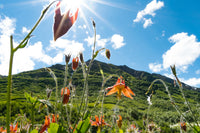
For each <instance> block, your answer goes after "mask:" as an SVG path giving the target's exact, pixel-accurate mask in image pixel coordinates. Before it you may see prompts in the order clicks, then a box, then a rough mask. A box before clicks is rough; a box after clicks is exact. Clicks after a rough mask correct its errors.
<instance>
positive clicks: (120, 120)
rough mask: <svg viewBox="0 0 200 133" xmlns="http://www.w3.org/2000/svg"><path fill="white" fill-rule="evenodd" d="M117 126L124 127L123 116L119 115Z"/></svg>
mask: <svg viewBox="0 0 200 133" xmlns="http://www.w3.org/2000/svg"><path fill="white" fill-rule="evenodd" d="M117 125H118V127H119V128H121V127H122V116H121V115H119V119H118V120H117Z"/></svg>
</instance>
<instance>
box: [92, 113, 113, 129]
mask: <svg viewBox="0 0 200 133" xmlns="http://www.w3.org/2000/svg"><path fill="white" fill-rule="evenodd" d="M95 120H96V121H92V120H91V121H90V122H91V125H92V126H98V127H103V126H105V125H106V126H110V125H109V124H107V123H105V122H104V119H103V117H102V116H101V117H100V120H99V117H98V116H97V115H95Z"/></svg>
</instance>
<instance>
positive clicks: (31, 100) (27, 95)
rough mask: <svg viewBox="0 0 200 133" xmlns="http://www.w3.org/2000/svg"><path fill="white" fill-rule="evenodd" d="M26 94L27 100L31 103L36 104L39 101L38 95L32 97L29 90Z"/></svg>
mask: <svg viewBox="0 0 200 133" xmlns="http://www.w3.org/2000/svg"><path fill="white" fill-rule="evenodd" d="M24 96H25V98H26V99H27V101H28V102H30V103H31V104H36V102H38V100H37V97H31V95H30V94H28V93H27V92H25V93H24Z"/></svg>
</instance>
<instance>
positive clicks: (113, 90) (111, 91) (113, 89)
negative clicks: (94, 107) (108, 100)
mask: <svg viewBox="0 0 200 133" xmlns="http://www.w3.org/2000/svg"><path fill="white" fill-rule="evenodd" d="M117 91H118V89H117V87H113V88H112V89H111V90H110V91H109V92H108V93H107V94H106V96H107V95H112V94H113V93H115V92H117Z"/></svg>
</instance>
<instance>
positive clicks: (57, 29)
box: [53, 1, 79, 41]
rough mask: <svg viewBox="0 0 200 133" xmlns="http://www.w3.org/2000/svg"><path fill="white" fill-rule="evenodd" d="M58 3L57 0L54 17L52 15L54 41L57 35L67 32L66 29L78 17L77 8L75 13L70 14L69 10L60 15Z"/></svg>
mask: <svg viewBox="0 0 200 133" xmlns="http://www.w3.org/2000/svg"><path fill="white" fill-rule="evenodd" d="M60 3H61V2H60V1H59V2H58V4H57V5H56V10H55V17H54V26H53V31H54V40H55V41H56V40H57V39H58V38H59V37H61V36H63V35H64V34H65V33H67V31H68V30H69V29H70V28H71V27H72V25H73V24H74V22H75V21H76V19H77V17H78V11H79V9H77V10H76V12H75V14H74V15H72V14H71V13H70V10H69V11H68V12H67V13H65V14H63V15H61V11H60Z"/></svg>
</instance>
